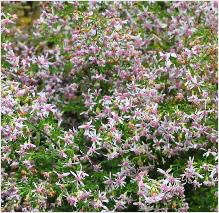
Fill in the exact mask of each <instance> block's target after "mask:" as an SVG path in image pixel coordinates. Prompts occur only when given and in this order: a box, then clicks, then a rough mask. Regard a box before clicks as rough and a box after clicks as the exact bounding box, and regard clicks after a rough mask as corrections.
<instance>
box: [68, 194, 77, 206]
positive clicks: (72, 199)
mask: <svg viewBox="0 0 219 213" xmlns="http://www.w3.org/2000/svg"><path fill="white" fill-rule="evenodd" d="M67 201H68V203H69V204H70V205H71V206H74V207H76V205H77V202H78V199H77V197H75V196H68V197H67Z"/></svg>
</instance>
